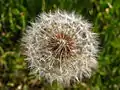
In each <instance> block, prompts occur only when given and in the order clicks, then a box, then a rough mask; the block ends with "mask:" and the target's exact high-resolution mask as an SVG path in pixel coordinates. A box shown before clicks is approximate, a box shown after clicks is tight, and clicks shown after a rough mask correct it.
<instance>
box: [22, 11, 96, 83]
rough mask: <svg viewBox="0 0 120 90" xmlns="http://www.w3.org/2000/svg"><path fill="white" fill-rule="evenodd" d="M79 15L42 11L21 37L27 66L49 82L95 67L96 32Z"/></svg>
mask: <svg viewBox="0 0 120 90" xmlns="http://www.w3.org/2000/svg"><path fill="white" fill-rule="evenodd" d="M91 29H92V25H91V24H90V23H89V22H88V21H87V20H84V19H83V17H81V16H77V15H75V13H67V12H66V11H59V10H57V11H55V12H54V13H51V12H50V13H42V14H40V15H39V16H38V17H37V18H36V20H35V22H33V23H31V26H29V27H28V28H27V30H26V32H25V33H24V35H23V37H22V39H21V41H22V46H23V47H24V55H26V60H27V61H28V63H29V67H30V70H31V72H32V73H33V74H35V75H36V76H39V77H44V78H45V79H46V80H47V81H48V82H50V83H52V82H53V81H54V80H57V81H58V82H59V83H61V84H63V85H70V82H71V80H72V81H75V82H78V81H82V80H83V79H84V78H90V76H91V74H92V72H93V71H94V70H95V69H96V67H97V60H96V59H97V53H98V35H97V34H96V33H93V32H92V31H91Z"/></svg>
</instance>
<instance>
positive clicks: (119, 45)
mask: <svg viewBox="0 0 120 90" xmlns="http://www.w3.org/2000/svg"><path fill="white" fill-rule="evenodd" d="M57 8H59V9H61V10H67V11H75V12H76V13H77V14H80V15H82V16H84V17H85V18H86V19H88V20H89V21H90V22H92V23H93V26H94V28H93V31H94V32H97V33H98V34H99V35H100V47H101V50H100V54H99V57H98V62H99V68H98V70H97V72H96V74H95V75H93V76H92V77H91V78H90V79H89V80H87V81H85V82H84V83H78V84H75V85H73V86H71V87H68V88H66V89H65V88H63V87H62V86H61V85H57V83H56V82H54V83H53V85H49V84H44V81H43V80H39V79H37V78H35V77H34V76H32V75H30V74H29V69H28V68H27V64H26V62H25V61H24V57H23V56H22V55H21V53H20V38H21V36H22V33H23V32H24V31H25V28H26V26H27V25H29V23H30V21H33V20H34V19H35V17H36V16H37V15H38V14H40V13H41V12H43V11H45V12H49V11H50V10H51V11H53V10H56V9H57ZM0 90H120V0H0Z"/></svg>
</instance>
